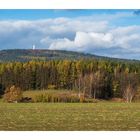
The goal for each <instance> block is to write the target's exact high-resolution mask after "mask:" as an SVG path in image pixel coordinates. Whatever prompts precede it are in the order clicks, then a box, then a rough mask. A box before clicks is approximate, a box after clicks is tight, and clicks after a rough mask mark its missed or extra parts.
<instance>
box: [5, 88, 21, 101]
mask: <svg viewBox="0 0 140 140" xmlns="http://www.w3.org/2000/svg"><path fill="white" fill-rule="evenodd" d="M21 100H22V91H21V89H20V88H19V87H16V86H14V85H13V86H11V87H10V88H6V90H5V94H4V101H6V102H20V101H21Z"/></svg>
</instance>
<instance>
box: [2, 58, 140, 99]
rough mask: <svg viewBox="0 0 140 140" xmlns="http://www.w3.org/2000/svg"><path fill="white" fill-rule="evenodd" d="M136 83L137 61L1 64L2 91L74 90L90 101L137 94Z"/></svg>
mask: <svg viewBox="0 0 140 140" xmlns="http://www.w3.org/2000/svg"><path fill="white" fill-rule="evenodd" d="M139 84H140V62H139V61H136V62H135V61H130V62H129V61H128V62H127V61H126V62H122V61H114V60H98V59H94V60H93V59H91V60H90V59H81V60H50V61H30V62H7V63H0V86H1V91H3V90H4V89H5V88H6V87H9V86H12V85H16V86H18V87H20V88H21V89H22V90H35V89H48V88H49V87H53V88H55V89H69V90H77V91H78V92H79V94H84V96H87V97H90V98H91V97H92V98H103V99H108V98H112V97H121V98H122V97H123V98H125V99H126V98H127V97H128V93H136V92H137V89H138V87H139ZM132 95H133V94H132ZM126 96H127V97H126Z"/></svg>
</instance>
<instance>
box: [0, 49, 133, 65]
mask: <svg viewBox="0 0 140 140" xmlns="http://www.w3.org/2000/svg"><path fill="white" fill-rule="evenodd" d="M64 59H67V60H79V59H106V60H108V59H109V60H115V61H126V60H125V59H116V58H109V57H103V56H97V55H93V54H87V53H79V52H73V51H64V50H39V49H38V50H31V49H11V50H1V51H0V62H14V61H19V62H27V61H31V60H42V61H47V60H64ZM127 61H132V60H127Z"/></svg>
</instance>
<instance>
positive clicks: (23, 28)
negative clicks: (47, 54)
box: [0, 9, 140, 60]
mask: <svg viewBox="0 0 140 140" xmlns="http://www.w3.org/2000/svg"><path fill="white" fill-rule="evenodd" d="M33 44H35V46H36V48H37V49H55V50H67V51H69V50H70V51H78V52H84V53H91V54H95V55H101V56H108V57H115V58H125V59H138V60H140V10H67V9H64V10H0V50H3V49H31V48H32V46H33Z"/></svg>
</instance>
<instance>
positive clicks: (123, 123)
mask: <svg viewBox="0 0 140 140" xmlns="http://www.w3.org/2000/svg"><path fill="white" fill-rule="evenodd" d="M0 130H140V103H131V104H127V103H110V102H109V103H108V102H106V103H90V104H88V103H17V104H16V103H11V104H10V103H0Z"/></svg>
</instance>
